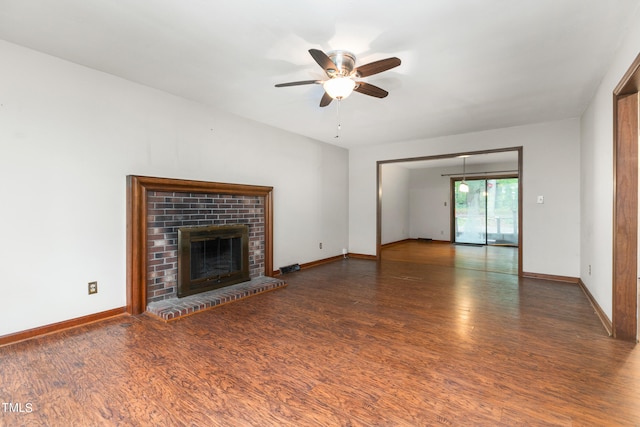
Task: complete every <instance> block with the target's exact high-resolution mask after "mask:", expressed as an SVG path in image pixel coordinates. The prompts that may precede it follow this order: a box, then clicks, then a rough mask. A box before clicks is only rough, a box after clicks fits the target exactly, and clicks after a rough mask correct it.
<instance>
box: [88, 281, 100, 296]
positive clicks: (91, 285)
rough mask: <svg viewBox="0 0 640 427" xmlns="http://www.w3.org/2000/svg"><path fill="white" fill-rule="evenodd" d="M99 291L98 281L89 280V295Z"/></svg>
mask: <svg viewBox="0 0 640 427" xmlns="http://www.w3.org/2000/svg"><path fill="white" fill-rule="evenodd" d="M97 293H98V282H89V295H93V294H97Z"/></svg>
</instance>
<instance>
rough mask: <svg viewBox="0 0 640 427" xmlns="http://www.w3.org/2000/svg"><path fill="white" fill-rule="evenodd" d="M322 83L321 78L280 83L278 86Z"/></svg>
mask: <svg viewBox="0 0 640 427" xmlns="http://www.w3.org/2000/svg"><path fill="white" fill-rule="evenodd" d="M320 83H322V82H321V81H320V80H302V81H299V82H289V83H278V84H277V85H276V87H287V86H301V85H312V84H320Z"/></svg>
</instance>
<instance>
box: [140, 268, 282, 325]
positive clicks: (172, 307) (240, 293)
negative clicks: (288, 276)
mask: <svg viewBox="0 0 640 427" xmlns="http://www.w3.org/2000/svg"><path fill="white" fill-rule="evenodd" d="M285 286H287V284H286V283H285V282H284V281H283V280H280V279H274V278H272V277H264V276H263V277H258V278H255V279H251V280H250V281H248V282H243V283H238V284H237V285H232V286H227V287H224V288H221V289H215V290H213V291H208V292H202V293H199V294H196V295H190V296H188V297H184V298H170V299H164V300H161V301H156V302H152V303H150V304H149V305H148V306H147V313H149V314H152V315H154V316H156V317H159V318H160V319H162V320H164V321H165V322H168V321H171V320H178V319H180V318H182V317H185V316H189V315H191V314H194V313H197V312H200V311H203V310H208V309H211V308H214V307H217V306H220V305H223V304H226V303H229V302H232V301H238V300H241V299H245V298H248V297H250V296H253V295H257V294H261V293H263V292H268V291H272V290H275V289H280V288H283V287H285Z"/></svg>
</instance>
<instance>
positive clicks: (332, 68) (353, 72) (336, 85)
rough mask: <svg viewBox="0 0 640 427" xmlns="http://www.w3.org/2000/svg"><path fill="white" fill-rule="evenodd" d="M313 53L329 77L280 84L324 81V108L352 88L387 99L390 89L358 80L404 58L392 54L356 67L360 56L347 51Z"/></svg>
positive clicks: (305, 83) (391, 66)
mask: <svg viewBox="0 0 640 427" xmlns="http://www.w3.org/2000/svg"><path fill="white" fill-rule="evenodd" d="M309 53H310V54H311V56H312V57H313V59H314V60H315V61H316V62H317V63H318V65H320V66H321V67H322V69H323V70H324V71H325V73H326V74H327V76H328V77H329V79H328V80H303V81H299V82H289V83H279V84H277V85H276V87H287V86H301V85H310V84H321V85H322V86H323V88H324V95H323V96H322V99H321V100H320V106H321V107H326V106H327V105H329V104H331V101H333V100H334V99H337V100H341V99H344V98H346V97H347V96H349V95H350V94H351V92H352V91H356V92H360V93H362V94H365V95H369V96H373V97H376V98H384V97H385V96H387V95H389V92H387V91H386V90H384V89H381V88H379V87H377V86H374V85H372V84H370V83H366V82H362V81H357V80H356V79H359V78H361V77H368V76H372V75H374V74H378V73H381V72H383V71H387V70H390V69H392V68H395V67H397V66H398V65H400V59H399V58H396V57H392V58H387V59H381V60H379V61H374V62H370V63H368V64H365V65H361V66H359V67H357V68H356V67H355V64H356V56H355V55H354V54H353V53H351V52H347V51H345V50H332V51H330V52H327V53H324V52H323V51H321V50H318V49H309Z"/></svg>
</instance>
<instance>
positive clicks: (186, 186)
mask: <svg viewBox="0 0 640 427" xmlns="http://www.w3.org/2000/svg"><path fill="white" fill-rule="evenodd" d="M148 191H163V192H171V191H173V192H180V193H211V194H230V195H242V196H262V197H264V221H265V230H264V239H265V241H264V274H265V276H271V275H272V274H273V200H272V193H273V187H266V186H257V185H244V184H226V183H219V182H206V181H191V180H183V179H172V178H155V177H147V176H136V175H129V176H127V312H128V313H129V314H132V315H136V314H141V313H144V311H145V310H146V306H147V192H148Z"/></svg>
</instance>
